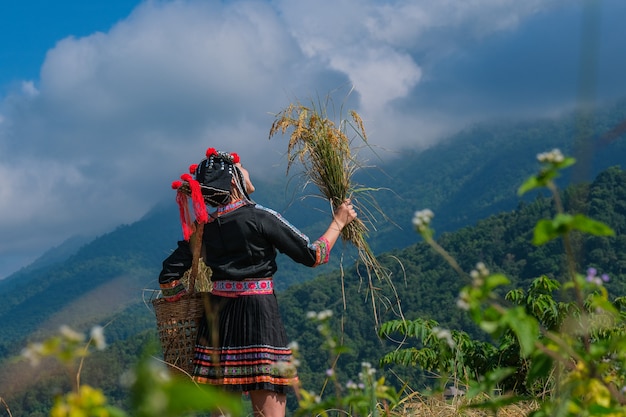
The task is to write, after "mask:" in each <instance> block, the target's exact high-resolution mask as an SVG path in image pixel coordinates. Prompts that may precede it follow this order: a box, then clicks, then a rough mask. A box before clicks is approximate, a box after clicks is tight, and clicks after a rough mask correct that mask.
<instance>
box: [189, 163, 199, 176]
mask: <svg viewBox="0 0 626 417" xmlns="http://www.w3.org/2000/svg"><path fill="white" fill-rule="evenodd" d="M197 168H198V164H191V165H189V173H190V174H191V175H193V174H195V173H196V169H197Z"/></svg>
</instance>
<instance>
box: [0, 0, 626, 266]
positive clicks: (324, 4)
mask: <svg viewBox="0 0 626 417" xmlns="http://www.w3.org/2000/svg"><path fill="white" fill-rule="evenodd" d="M624 16H626V2H624V1H622V0H604V1H583V0H525V1H523V2H522V1H518V0H474V1H471V2H465V1H455V0H386V1H381V0H340V1H337V0H318V1H315V2H311V1H301V0H265V1H264V0H250V1H239V0H237V1H212V0H178V1H130V0H128V1H123V0H107V1H102V0H91V1H84V0H81V1H79V0H65V1H62V2H53V1H45V0H38V1H36V0H8V1H3V2H2V5H0V36H1V37H2V39H4V41H3V42H2V43H0V178H1V179H2V181H0V236H2V239H1V240H0V278H3V277H5V276H7V275H8V274H10V273H11V272H13V271H15V270H16V269H18V268H19V267H21V266H24V265H25V264H27V263H28V262H30V261H32V260H33V259H34V258H35V257H37V256H39V255H40V254H41V253H43V252H44V251H45V250H47V249H49V248H50V247H52V246H55V245H58V244H60V243H61V242H62V241H63V240H65V239H66V238H68V237H70V236H72V235H75V234H79V233H83V234H88V235H95V234H99V233H103V232H106V231H109V230H111V229H112V228H114V227H116V226H117V225H119V224H121V223H129V222H132V221H135V220H137V219H139V218H140V217H141V216H142V215H143V214H144V213H145V212H146V211H148V210H149V209H150V208H151V207H152V206H153V205H154V204H155V203H156V202H157V201H160V200H163V199H165V198H168V197H171V189H170V188H169V185H170V183H171V181H172V180H174V179H176V178H178V176H179V175H180V174H181V173H182V172H184V170H185V169H186V167H187V166H188V165H189V164H190V163H192V162H197V160H198V159H200V158H201V157H202V155H203V153H204V150H205V149H206V148H207V147H208V146H214V147H217V148H221V149H224V150H228V151H236V152H238V153H240V154H241V155H242V160H243V162H244V164H245V165H247V166H248V167H249V168H250V169H251V171H252V174H253V175H256V176H261V175H267V174H266V173H267V171H268V170H265V169H263V170H260V169H259V170H255V168H256V167H260V163H259V161H260V158H257V157H256V155H258V154H260V153H261V152H262V153H263V155H264V158H263V164H265V165H267V164H270V165H272V166H274V165H279V164H281V163H283V162H284V152H285V150H286V149H285V145H286V144H285V142H284V141H281V140H280V139H279V138H275V139H272V140H271V141H268V140H267V135H268V132H269V128H270V126H271V123H272V121H273V118H272V114H275V113H277V112H278V111H280V110H282V109H283V108H284V107H286V105H288V104H289V103H290V102H293V101H295V100H302V101H307V100H308V99H310V98H311V97H317V96H325V95H327V94H329V93H330V92H333V100H334V101H335V102H338V101H339V102H342V101H343V100H346V105H347V107H348V108H350V109H354V110H357V111H358V112H359V114H361V116H362V117H363V119H364V121H365V128H366V130H367V132H368V136H369V138H370V141H371V142H372V143H373V144H374V145H375V146H380V147H381V148H384V152H382V153H381V154H382V155H383V156H384V157H386V158H394V157H397V155H399V154H400V153H401V151H402V149H404V148H411V149H422V148H424V147H427V146H429V145H431V144H433V143H436V142H437V141H438V140H440V139H441V138H443V137H446V136H447V135H450V134H452V133H454V132H455V131H456V130H458V129H462V128H463V127H464V126H466V125H468V124H473V123H477V122H481V121H488V120H494V119H501V118H508V119H511V118H512V119H515V118H538V117H557V116H558V115H560V114H563V113H564V112H569V111H571V110H573V109H575V108H576V106H578V105H580V103H581V99H583V98H584V99H585V100H591V101H592V102H593V103H596V104H601V103H603V102H605V101H610V100H615V99H618V98H622V97H624V96H626V77H624V74H626V54H625V52H624V51H625V50H626V48H624V46H625V45H624V43H625V41H624V39H626V36H625V35H626V31H625V30H624V25H623V17H624ZM7 40H8V41H7ZM349 91H352V93H351V94H350V95H349V96H348V92H349ZM538 151H543V150H538ZM275 171H277V170H275ZM280 173H281V174H282V171H281V172H280ZM25 190H27V191H25Z"/></svg>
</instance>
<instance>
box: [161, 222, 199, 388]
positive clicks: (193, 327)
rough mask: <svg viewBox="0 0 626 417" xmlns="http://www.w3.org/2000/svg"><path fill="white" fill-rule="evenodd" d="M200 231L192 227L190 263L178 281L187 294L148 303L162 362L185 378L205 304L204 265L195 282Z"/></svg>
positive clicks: (190, 363) (188, 371) (191, 363)
mask: <svg viewBox="0 0 626 417" xmlns="http://www.w3.org/2000/svg"><path fill="white" fill-rule="evenodd" d="M203 229H204V228H203V227H196V233H194V235H193V236H192V238H191V246H192V249H193V250H192V252H193V262H192V266H191V269H190V270H189V271H187V272H186V273H185V276H184V277H183V279H182V281H183V282H185V281H186V280H188V281H186V282H187V294H185V295H183V296H182V297H181V298H180V299H178V300H177V301H166V300H165V299H163V298H156V299H154V300H152V306H153V307H154V313H155V315H156V322H157V331H158V334H159V339H160V341H161V347H162V349H163V360H164V361H165V362H166V363H167V364H168V365H169V367H170V368H171V369H172V370H173V371H175V372H178V373H183V374H186V375H187V376H191V374H192V372H193V367H194V365H193V356H194V348H195V346H196V338H197V336H198V329H199V327H200V323H201V321H202V319H203V317H204V311H205V308H206V306H207V305H208V291H210V285H211V284H210V278H211V270H210V269H208V268H207V267H206V266H205V267H204V268H202V270H201V274H200V275H201V276H200V277H199V278H200V279H197V278H198V270H199V269H200V265H199V264H200V263H201V262H200V261H201V259H200V252H201V246H202V244H201V242H202V232H203ZM202 264H203V265H204V263H202Z"/></svg>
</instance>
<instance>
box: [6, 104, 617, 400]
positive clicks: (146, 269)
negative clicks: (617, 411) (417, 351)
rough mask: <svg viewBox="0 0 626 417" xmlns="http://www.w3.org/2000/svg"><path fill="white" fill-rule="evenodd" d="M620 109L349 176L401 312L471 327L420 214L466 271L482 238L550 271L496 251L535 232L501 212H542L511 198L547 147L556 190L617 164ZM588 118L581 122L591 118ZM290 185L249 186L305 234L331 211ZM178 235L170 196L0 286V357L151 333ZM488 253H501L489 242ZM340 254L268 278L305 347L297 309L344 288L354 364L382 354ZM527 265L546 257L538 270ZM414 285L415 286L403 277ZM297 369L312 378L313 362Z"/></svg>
mask: <svg viewBox="0 0 626 417" xmlns="http://www.w3.org/2000/svg"><path fill="white" fill-rule="evenodd" d="M625 115H626V101H624V102H620V103H617V104H616V105H614V106H612V107H610V108H606V109H603V110H602V111H599V112H598V113H596V114H594V117H593V119H592V120H593V125H592V127H593V129H591V131H592V132H593V134H591V135H589V136H585V137H582V136H581V137H578V134H577V132H578V131H580V120H581V119H580V117H577V116H576V115H570V116H568V117H565V118H562V119H558V120H541V121H528V122H524V123H501V124H492V125H481V126H475V127H472V128H469V129H467V130H466V131H464V132H460V133H459V134H457V135H455V136H453V137H450V138H449V139H447V140H446V141H444V142H443V143H440V144H439V145H437V146H433V147H431V148H429V149H427V150H423V151H419V152H418V151H410V150H407V151H406V152H404V153H403V156H402V158H397V159H395V160H390V161H387V162H384V163H383V162H381V163H380V164H378V166H377V167H376V168H364V169H362V170H361V171H359V172H358V173H357V177H356V179H357V181H358V182H359V183H361V184H363V185H367V186H368V187H373V188H377V189H380V191H376V192H375V193H374V196H375V198H376V200H377V202H378V203H379V205H380V209H381V210H382V212H383V213H385V217H384V218H377V219H376V220H377V222H374V223H373V224H372V226H371V231H370V236H369V238H368V241H369V242H370V244H371V246H372V248H373V249H374V251H375V252H376V253H377V254H380V257H381V259H383V260H384V262H385V263H386V265H388V267H389V268H390V269H391V270H393V271H394V277H396V279H399V280H400V281H398V288H399V289H401V291H400V290H399V292H400V293H401V296H402V298H401V299H402V300H403V305H404V306H405V307H404V309H405V310H406V311H405V313H406V314H408V313H409V312H410V313H411V315H420V316H425V317H434V318H436V319H437V320H442V321H445V322H446V323H450V324H455V325H458V326H461V327H466V326H470V324H469V323H467V320H465V319H463V318H462V317H461V316H460V315H458V314H454V313H452V312H450V308H449V306H451V305H453V304H451V303H453V300H454V296H455V291H456V290H457V288H458V285H459V284H460V283H459V282H458V280H456V279H455V278H454V274H453V273H450V271H448V270H447V269H445V265H444V264H443V262H442V261H441V260H439V259H435V258H433V257H432V256H431V255H427V252H429V251H428V248H424V247H423V245H417V246H416V244H415V242H416V240H417V236H416V235H415V233H414V232H413V230H412V226H411V218H412V215H413V212H414V211H415V210H417V209H422V208H430V209H431V210H433V211H434V212H435V216H436V217H435V228H436V229H437V231H438V233H440V236H441V239H442V240H443V241H444V242H448V241H450V240H452V241H456V240H460V241H461V242H465V244H466V245H467V244H469V243H472V245H470V246H463V245H461V243H460V242H459V243H458V245H459V246H458V248H457V249H456V250H455V251H454V253H455V254H458V255H460V256H461V257H462V258H467V259H466V260H464V261H463V262H464V263H463V265H464V266H465V267H467V268H470V269H471V267H472V265H473V264H475V262H476V261H477V260H483V258H484V257H485V253H486V249H484V245H487V244H491V245H492V247H491V248H490V251H491V252H493V253H498V254H499V255H498V256H499V257H494V258H493V259H492V260H493V262H494V263H496V264H502V265H505V263H506V265H507V268H511V269H510V270H511V271H512V272H514V273H516V274H518V275H519V276H520V277H521V271H523V270H524V268H528V273H529V276H532V274H533V273H538V271H541V268H542V267H543V266H547V267H550V268H553V267H554V262H553V261H545V260H544V259H543V258H542V256H543V255H542V252H541V251H539V252H535V251H531V248H530V247H529V246H528V245H521V246H520V247H519V248H518V249H516V251H513V250H512V249H505V248H506V246H505V243H507V242H508V243H510V242H509V240H511V239H513V237H514V236H515V235H514V234H513V232H511V231H510V230H509V229H508V226H509V225H515V227H516V229H515V231H516V232H518V233H519V235H520V236H524V237H527V236H526V235H524V234H523V233H527V231H528V230H530V229H531V227H532V220H533V219H534V217H532V216H529V215H524V216H521V215H519V214H506V213H509V212H510V211H512V210H514V209H515V208H517V207H523V204H527V205H528V207H529V208H527V210H531V211H532V212H533V213H534V214H540V213H544V212H545V210H546V209H545V208H542V207H543V206H539V207H538V206H535V205H534V204H535V199H536V198H538V197H540V194H534V195H529V196H528V197H526V198H525V199H524V200H520V199H519V198H518V197H517V195H516V190H517V188H518V186H519V185H520V184H521V183H522V181H523V180H524V179H526V178H527V176H528V175H530V174H531V173H533V172H535V171H536V170H537V162H536V159H535V155H536V154H538V153H540V152H544V151H547V150H550V149H552V148H555V147H558V148H560V149H562V150H563V152H564V153H565V154H573V155H576V157H577V158H578V164H577V165H576V166H575V167H574V169H573V170H570V171H569V172H570V173H569V174H568V175H567V176H564V177H562V178H561V179H560V183H561V185H563V186H565V185H567V184H569V183H571V182H572V181H576V180H583V181H591V180H592V179H593V178H595V176H596V175H597V174H598V173H600V172H604V171H606V170H607V169H608V168H609V167H611V166H614V165H619V164H620V163H623V161H625V160H626V144H625V141H624V132H623V129H622V130H620V128H619V126H621V125H622V124H623V120H624V116H625ZM585 120H586V121H589V118H586V119H585ZM615 169H617V168H615ZM610 172H612V171H610ZM613 174H614V175H612V176H611V175H609V176H610V177H611V178H612V181H614V182H616V183H617V184H619V181H621V180H622V179H623V177H620V176H619V175H618V174H615V173H613ZM620 175H621V174H620ZM290 180H291V179H290V178H283V179H282V180H280V179H279V180H275V181H274V182H272V183H262V182H261V183H260V182H259V181H256V185H257V193H255V198H257V199H258V202H259V203H260V204H262V205H265V206H269V207H273V208H275V209H278V210H280V211H282V212H283V213H284V215H285V217H286V218H288V219H289V220H290V221H291V222H292V223H293V224H294V225H296V226H297V227H299V228H301V229H302V230H303V231H304V232H305V233H307V234H308V235H309V236H311V237H312V238H315V237H317V236H316V235H318V234H320V233H321V232H322V231H323V230H324V229H325V227H326V225H327V222H328V216H329V214H328V209H327V208H326V207H324V203H323V202H319V201H316V200H315V199H306V200H304V201H302V200H300V199H298V198H294V197H293V194H292V193H291V192H283V190H286V189H289V188H290V187H291V186H292V185H289V186H288V184H289V181H290ZM615 187H617V185H615ZM600 188H602V187H600ZM605 193H607V192H605ZM608 194H609V195H610V194H611V192H608ZM359 198H360V196H359V195H358V194H357V195H356V196H355V200H356V202H357V204H362V205H363V204H365V203H366V201H360V200H359ZM600 200H602V199H600ZM604 200H608V199H607V198H605V199H604ZM604 200H602V201H604ZM621 201H626V198H624V199H622V200H621ZM318 203H319V205H318ZM605 204H608V203H605ZM612 204H613V206H611V207H613V208H612V211H611V213H613V212H614V211H616V212H618V213H621V214H619V215H620V216H623V212H620V211H619V210H618V209H616V208H615V207H617V206H619V204H620V200H615V201H612ZM520 205H522V206H520ZM594 207H595V206H594ZM622 209H623V208H622ZM362 214H364V215H366V213H362ZM599 214H602V211H600V212H599ZM490 216H495V219H497V220H493V219H492V217H490ZM520 217H521V218H523V219H524V222H525V223H524V224H523V225H520V224H518V223H517V220H516V219H518V218H520ZM484 219H490V220H484ZM487 221H489V222H494V221H495V222H496V223H489V226H488V227H487V226H484V225H485V223H484V222H487ZM475 225H476V226H477V227H481V225H482V228H480V231H479V232H480V233H483V234H487V235H489V236H490V239H491V240H489V241H486V242H485V241H480V242H481V243H480V244H478V243H477V242H479V240H478V238H477V237H476V235H475V234H474V232H472V230H473V229H472V227H474V226H475ZM468 227H469V229H467V228H468ZM524 231H526V232H524ZM621 231H622V232H623V229H621ZM452 232H457V233H458V234H453V233H452ZM479 232H476V233H479ZM179 236H180V224H179V221H178V212H177V208H176V207H175V204H174V202H173V201H171V202H165V203H163V204H161V205H158V206H157V207H155V208H154V209H153V210H152V211H151V212H150V213H148V214H146V215H145V216H144V217H143V218H142V219H141V220H139V221H138V222H136V223H133V224H129V225H121V226H119V227H118V228H116V229H115V230H113V231H111V232H110V233H107V234H105V235H102V236H99V237H98V238H96V239H94V240H92V241H91V242H89V243H86V244H83V245H82V246H80V247H79V248H78V250H76V251H75V252H74V253H72V251H68V252H65V253H64V254H62V255H59V256H55V257H52V258H49V259H50V260H53V261H50V262H48V263H47V264H46V262H44V261H41V262H40V263H39V264H37V265H32V266H31V267H29V268H25V269H23V270H22V271H20V272H18V273H16V274H14V275H12V276H10V277H8V278H6V279H4V280H2V281H0V294H5V295H8V296H5V298H4V302H3V303H2V304H0V320H1V321H2V323H3V326H2V327H3V328H2V332H1V334H0V359H1V358H3V357H9V356H11V355H14V354H16V353H18V352H19V350H20V349H21V348H22V347H23V346H24V345H25V343H26V341H27V340H38V339H40V338H41V337H43V336H44V335H45V334H48V333H49V332H51V331H56V329H57V328H58V326H60V325H61V324H69V325H71V326H72V327H74V328H77V329H86V328H88V327H89V326H91V325H93V324H108V325H107V329H106V332H107V337H108V338H109V339H110V342H111V343H115V342H117V341H122V342H123V341H124V340H127V339H129V338H132V337H133V336H134V335H135V334H137V333H140V332H142V331H145V330H151V329H152V330H154V329H155V322H154V315H153V313H152V311H151V309H150V302H149V301H150V299H151V297H153V296H154V295H155V289H156V287H157V283H156V277H157V275H158V272H159V270H160V266H161V261H162V260H163V259H164V258H165V257H166V256H167V255H168V253H169V252H170V251H171V250H172V249H173V248H174V247H175V244H176V240H177V239H179ZM452 236H461V237H456V238H453V237H452ZM483 240H484V239H483ZM513 241H514V242H517V241H516V240H515V239H513ZM526 241H528V240H527V239H526ZM620 242H621V241H620ZM498 245H499V246H500V247H501V248H500V249H498V247H496V246H498ZM498 250H500V251H503V250H506V251H508V252H505V253H500V252H497V251H498ZM537 253H539V254H537ZM622 253H623V252H622ZM57 254H59V252H57ZM604 254H605V252H602V253H601V254H600V255H601V256H604ZM343 255H344V256H343V258H342V248H341V245H339V246H338V247H337V249H336V250H334V251H333V255H332V259H333V263H331V264H330V265H326V266H323V267H320V268H316V269H307V268H304V267H301V266H298V265H295V264H294V263H293V262H289V261H287V260H285V259H284V258H281V259H280V270H279V274H278V275H277V282H278V289H279V297H280V298H281V302H282V303H283V304H284V307H283V308H284V309H285V311H288V313H287V319H286V321H287V325H288V326H289V328H290V329H291V331H292V332H296V333H295V334H299V335H300V338H302V337H305V336H310V337H311V340H315V336H314V334H313V330H314V329H313V330H311V329H308V330H306V331H305V329H304V328H302V327H301V326H302V322H304V321H305V318H304V316H305V315H306V312H307V311H308V310H309V309H310V310H317V311H319V310H322V309H325V308H332V309H334V310H335V311H336V312H337V314H340V315H341V314H344V308H343V303H344V301H343V298H342V297H341V296H340V295H338V294H341V286H340V283H344V284H346V285H345V288H344V291H345V293H346V294H347V297H348V298H347V299H346V301H345V303H346V309H348V310H353V309H355V310H357V311H359V313H358V314H357V316H356V317H357V318H356V319H350V321H351V322H352V321H354V326H353V327H350V330H349V333H346V337H347V340H348V341H350V342H354V343H355V344H354V345H355V346H360V351H359V353H358V356H359V357H363V358H364V357H368V358H370V360H375V358H376V357H377V356H376V354H378V353H379V351H380V346H377V345H376V343H379V342H375V343H374V345H372V344H371V343H370V342H371V340H373V339H375V335H374V333H373V329H374V326H373V322H372V321H371V315H369V316H368V314H366V310H364V309H365V308H366V307H367V306H368V305H369V304H367V303H366V302H365V301H368V300H367V299H366V294H365V293H364V292H363V290H362V289H361V290H360V289H359V288H362V287H363V286H364V285H365V284H364V283H363V277H362V276H358V275H357V274H356V270H355V269H354V268H353V266H354V265H353V262H354V257H353V251H351V250H350V248H346V249H345V250H344V251H343ZM509 255H510V256H509ZM600 255H599V256H600ZM63 258H65V259H64V260H63ZM607 259H614V260H616V263H615V265H622V264H621V263H620V262H623V259H621V255H620V254H619V253H614V254H612V255H611V256H608V257H607ZM537 260H541V261H542V262H543V263H538V262H535V261H537ZM618 261H619V262H618ZM507 262H508V263H507ZM340 263H341V265H342V266H343V269H342V270H341V271H339V270H338V268H337V267H338V266H340ZM544 264H545V265H544ZM603 265H604V263H603ZM531 267H534V269H532V268H531ZM531 272H532V273H531ZM619 273H623V272H619ZM342 274H344V275H342ZM315 276H317V278H315ZM399 277H402V278H399ZM314 278H315V279H314ZM404 278H406V280H404ZM415 279H417V281H411V280H415ZM524 279H525V278H524ZM522 281H523V279H522ZM388 295H389V294H388ZM387 300H390V301H388V302H387V304H383V305H381V308H383V311H381V318H384V317H389V314H391V312H392V311H394V308H395V307H394V304H393V297H389V298H387ZM407 300H410V301H407ZM369 301H370V302H371V300H369ZM406 306H408V307H409V308H407V307H406ZM442 307H443V308H442ZM368 317H369V318H368ZM297 323H300V324H299V325H298V324H297ZM298 326H300V327H298ZM296 329H297V330H296ZM379 345H380V343H379ZM305 354H306V355H311V354H313V353H312V352H305ZM312 363H316V362H314V361H313V362H312ZM317 364H318V365H319V364H320V363H319V362H318V363H317ZM307 366H310V368H309V369H311V370H319V369H318V368H315V367H312V366H311V365H310V363H309V365H307ZM1 382H2V381H0V392H2V389H1V388H2V384H1Z"/></svg>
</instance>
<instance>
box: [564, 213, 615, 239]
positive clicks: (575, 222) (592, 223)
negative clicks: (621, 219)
mask: <svg viewBox="0 0 626 417" xmlns="http://www.w3.org/2000/svg"><path fill="white" fill-rule="evenodd" d="M571 227H572V228H573V229H576V230H580V231H581V232H584V233H589V234H590V235H594V236H614V235H615V232H614V231H613V229H611V228H610V227H609V226H607V225H606V224H604V223H602V222H599V221H597V220H593V219H590V218H589V217H587V216H585V215H583V214H576V215H575V216H574V217H573V219H572V221H571Z"/></svg>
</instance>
